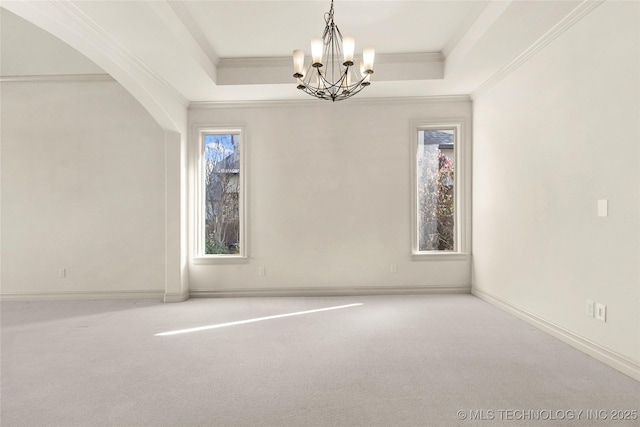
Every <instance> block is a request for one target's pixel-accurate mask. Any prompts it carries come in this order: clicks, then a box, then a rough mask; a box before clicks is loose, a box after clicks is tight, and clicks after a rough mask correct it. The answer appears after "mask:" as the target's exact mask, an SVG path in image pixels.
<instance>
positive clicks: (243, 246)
mask: <svg viewBox="0 0 640 427" xmlns="http://www.w3.org/2000/svg"><path fill="white" fill-rule="evenodd" d="M205 135H238V139H239V146H240V161H239V165H240V171H239V173H238V211H239V212H238V222H239V223H238V228H239V238H238V243H239V246H240V247H239V252H238V253H237V254H206V253H205V235H204V234H205V204H206V200H205V197H206V192H205V179H204V173H205V163H204V161H205V157H204V156H205V144H204V138H205ZM196 138H197V150H196V156H195V168H194V169H195V174H194V199H195V200H194V202H195V203H194V214H193V219H194V230H193V256H192V260H193V261H194V263H196V264H206V263H211V262H214V263H215V262H217V261H224V260H229V261H230V260H243V259H246V258H248V251H247V227H246V217H247V209H246V206H247V204H246V194H247V191H246V181H247V178H246V175H247V172H246V157H247V155H246V148H247V142H246V141H247V138H246V131H245V129H244V127H243V126H199V127H197V128H196Z"/></svg>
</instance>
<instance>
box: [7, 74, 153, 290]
mask: <svg viewBox="0 0 640 427" xmlns="http://www.w3.org/2000/svg"><path fill="white" fill-rule="evenodd" d="M1 89H2V105H1V108H2V110H1V117H2V133H1V138H2V147H1V148H2V242H1V244H2V259H1V261H2V289H1V291H2V295H3V297H11V296H16V295H26V296H28V295H34V294H35V295H43V294H53V295H64V294H68V293H71V294H74V295H76V296H78V295H83V294H94V295H99V294H104V295H109V294H112V293H120V294H122V293H125V294H126V293H136V292H141V295H158V296H162V294H163V292H164V287H165V214H164V209H165V207H164V197H165V188H164V178H165V169H164V168H165V163H164V162H165V134H164V132H163V131H162V130H161V129H160V128H159V126H158V125H157V124H156V122H155V121H154V120H153V119H152V118H151V116H150V115H149V114H148V113H147V112H146V111H145V110H144V109H143V108H142V106H141V105H140V104H139V103H138V102H137V101H136V100H135V99H134V98H133V97H132V96H131V95H130V94H129V93H128V92H126V91H125V90H124V88H122V86H120V85H119V84H118V83H116V82H114V81H109V80H106V81H101V82H76V83H73V82H53V83H42V82H40V83H3V84H2V87H1ZM61 268H65V269H66V272H67V277H66V278H59V277H58V271H59V269H61Z"/></svg>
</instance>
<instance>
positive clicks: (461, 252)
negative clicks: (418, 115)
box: [411, 118, 471, 261]
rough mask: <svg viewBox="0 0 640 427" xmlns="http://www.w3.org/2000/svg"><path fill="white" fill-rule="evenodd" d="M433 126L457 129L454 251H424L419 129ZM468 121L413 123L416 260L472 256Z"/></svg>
mask: <svg viewBox="0 0 640 427" xmlns="http://www.w3.org/2000/svg"><path fill="white" fill-rule="evenodd" d="M430 129H453V130H454V131H455V133H456V141H455V146H454V156H455V164H456V178H455V202H454V203H455V212H456V213H455V215H456V216H455V220H454V221H455V242H454V248H455V250H453V251H420V250H419V249H418V247H419V246H418V240H419V215H418V144H419V143H420V141H418V131H420V130H430ZM467 129H468V125H467V120H466V119H462V118H451V119H447V120H438V121H429V120H414V121H412V122H411V191H412V195H411V257H412V259H413V260H434V261H436V260H438V261H439V260H460V259H468V257H469V252H470V249H471V223H470V219H471V212H470V209H471V181H470V180H471V144H470V141H469V135H468V131H467Z"/></svg>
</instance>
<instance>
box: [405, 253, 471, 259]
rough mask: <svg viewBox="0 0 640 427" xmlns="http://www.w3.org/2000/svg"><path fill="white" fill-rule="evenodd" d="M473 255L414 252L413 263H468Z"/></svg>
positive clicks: (412, 255)
mask: <svg viewBox="0 0 640 427" xmlns="http://www.w3.org/2000/svg"><path fill="white" fill-rule="evenodd" d="M470 257H471V254H469V253H465V252H413V253H412V254H411V260H412V261H467V260H469V258H470Z"/></svg>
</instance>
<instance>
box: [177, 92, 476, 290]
mask: <svg viewBox="0 0 640 427" xmlns="http://www.w3.org/2000/svg"><path fill="white" fill-rule="evenodd" d="M470 116H471V104H470V102H469V101H461V102H405V103H399V102H372V101H358V100H349V101H347V102H344V103H335V104H332V103H330V102H320V101H317V102H310V103H295V104H291V103H288V104H287V103H280V104H278V103H274V104H269V105H268V106H262V107H261V106H255V107H251V106H246V107H228V108H212V109H192V110H191V111H190V117H189V121H190V124H191V125H192V126H197V125H212V126H216V125H219V126H227V127H228V126H243V127H244V129H245V130H246V135H245V142H246V145H245V148H244V152H245V153H246V155H247V156H248V157H247V163H246V164H247V189H248V198H247V204H248V217H247V220H248V223H247V227H248V255H249V258H248V260H247V261H246V262H243V263H238V262H229V263H224V262H223V263H220V264H213V265H210V264H207V265H200V264H192V265H191V266H190V288H191V290H192V291H196V292H201V291H214V292H224V291H232V292H233V291H237V290H247V289H250V290H258V291H268V290H270V289H271V290H273V289H282V288H287V289H295V290H301V291H304V290H308V289H309V288H313V289H314V290H316V291H319V292H324V291H330V290H331V289H332V288H333V289H345V288H348V289H352V288H355V289H358V288H360V289H366V288H375V287H390V288H394V287H395V288H402V287H424V286H443V287H453V288H455V287H468V286H469V285H470V280H471V276H470V264H469V259H468V257H467V258H466V259H458V260H455V261H448V260H445V261H443V260H442V259H440V260H439V261H435V260H431V261H416V260H414V259H412V257H411V197H412V183H411V153H412V149H413V147H414V144H415V130H413V131H412V130H411V129H410V123H411V121H412V120H418V119H422V120H438V119H446V118H450V117H454V118H463V119H465V120H466V121H467V123H470ZM467 130H468V129H467ZM468 142H469V141H467V143H468ZM195 146H196V144H195V141H193V136H192V141H191V142H190V149H191V150H194V149H195ZM392 264H395V265H397V270H398V272H397V274H391V272H390V270H391V265H392ZM260 267H264V268H265V272H266V275H265V276H259V274H258V273H259V268H260Z"/></svg>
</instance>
